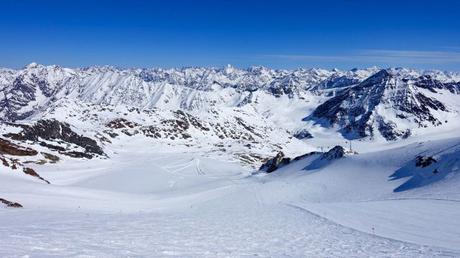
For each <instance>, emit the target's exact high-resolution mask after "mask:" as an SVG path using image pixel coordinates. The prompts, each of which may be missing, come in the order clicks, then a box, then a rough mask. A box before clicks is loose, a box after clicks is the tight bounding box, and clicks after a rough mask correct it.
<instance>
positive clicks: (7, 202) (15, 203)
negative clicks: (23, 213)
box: [0, 198, 23, 208]
mask: <svg viewBox="0 0 460 258" xmlns="http://www.w3.org/2000/svg"><path fill="white" fill-rule="evenodd" d="M0 203H3V204H5V205H6V207H10V208H22V207H23V206H22V205H21V204H20V203H17V202H11V201H8V200H5V199H3V198H0Z"/></svg>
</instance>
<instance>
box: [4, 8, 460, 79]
mask: <svg viewBox="0 0 460 258" xmlns="http://www.w3.org/2000/svg"><path fill="white" fill-rule="evenodd" d="M459 10H460V1H453V0H452V1H448V0H438V1H423V0H418V1H403V0H399V1H393V0H386V1H358V0H356V1H346V0H342V1H333V0H329V1H325V0H323V1H314V2H309V1H292V0H283V1H249V0H246V1H239V0H233V1H217V0H215V1H198V0H197V1H186V0H183V1H179V0H176V1H173V0H171V1H165V0H163V1H140V0H130V1H117V0H112V1H108V0H107V1H103V0H101V1H97V0H93V1H86V0H75V1H62V0H61V1H46V0H41V1H28V0H21V1H16V0H7V1H3V2H2V7H1V8H0V35H1V37H0V66H3V67H22V66H24V65H25V64H27V63H30V62H32V61H34V62H39V63H43V64H59V65H62V66H70V67H76V66H89V65H115V66H121V67H182V66H218V67H220V66H224V65H226V64H232V65H235V66H237V67H248V66H251V65H264V66H268V67H272V68H297V67H323V68H334V67H337V68H341V69H350V68H354V67H368V66H374V65H375V66H379V67H389V66H404V67H413V68H422V69H429V68H435V69H447V70H455V71H460V17H459V14H458V13H459Z"/></svg>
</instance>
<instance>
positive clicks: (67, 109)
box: [0, 64, 460, 257]
mask: <svg viewBox="0 0 460 258" xmlns="http://www.w3.org/2000/svg"><path fill="white" fill-rule="evenodd" d="M459 85H460V76H459V74H456V73H451V72H440V71H416V70H409V69H403V68H392V69H377V68H370V69H363V70H359V69H353V70H351V71H340V70H322V69H310V70H305V69H299V70H292V71H289V70H272V69H268V68H265V67H252V68H249V69H237V68H233V67H230V66H229V67H225V68H223V69H217V68H215V69H214V68H183V69H169V70H165V69H117V68H113V67H90V68H82V69H70V68H62V67H58V66H42V65H39V64H30V65H28V66H27V67H25V68H24V69H19V70H12V69H0V92H1V93H0V218H1V219H2V221H5V223H4V224H5V225H4V226H2V227H0V236H1V238H2V241H1V243H0V255H1V256H8V257H9V256H17V255H18V254H19V255H21V256H27V255H32V256H33V255H38V256H53V255H54V256H56V255H58V256H76V255H83V256H95V257H100V256H119V255H120V250H123V251H124V253H123V254H125V255H127V256H132V255H135V256H152V255H156V256H168V255H175V256H181V257H183V256H187V257H188V256H191V257H195V256H199V257H202V256H203V257H216V256H217V257H219V256H223V257H228V256H232V257H233V256H236V257H239V256H253V255H254V254H257V255H259V256H263V257H285V256H289V257H304V256H307V257H308V256H315V257H316V256H320V257H321V256H330V257H335V256H339V257H340V256H372V257H388V256H397V257H400V256H405V257H433V256H437V255H439V256H447V257H452V256H454V257H456V256H459V255H460V250H459V247H458V242H459V241H460V224H459V222H458V220H457V219H456V218H458V216H459V215H460V213H459V211H460V205H459V203H460V191H459V190H458V189H459V188H458V183H459V182H460V181H459V178H460V177H459V174H458V171H459V166H460V156H459V155H460V148H459V146H460V138H459V137H460V135H459V133H458V132H459V129H460V119H459V118H460V113H459V112H460V94H459V92H460V86H459ZM13 208H18V210H14V209H13ZM107 232H112V233H114V234H112V233H111V234H107ZM82 235H84V236H85V237H81V236H82ZM165 236H167V237H165ZM18 239H19V240H18ZM248 239H249V240H250V242H251V245H248V244H247V243H248ZM25 243H26V244H25ZM115 244H116V247H114V245H115ZM224 247H225V248H224ZM152 248H154V249H155V250H152Z"/></svg>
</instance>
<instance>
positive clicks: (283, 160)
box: [259, 151, 291, 173]
mask: <svg viewBox="0 0 460 258" xmlns="http://www.w3.org/2000/svg"><path fill="white" fill-rule="evenodd" d="M290 161H291V159H290V158H287V157H285V156H284V153H283V152H281V151H280V152H278V154H276V156H275V157H273V158H271V159H269V160H267V161H266V162H265V163H264V164H262V166H261V167H260V168H259V170H260V171H265V172H267V173H271V172H273V171H275V170H277V169H278V168H280V167H282V166H284V165H287V164H289V162H290Z"/></svg>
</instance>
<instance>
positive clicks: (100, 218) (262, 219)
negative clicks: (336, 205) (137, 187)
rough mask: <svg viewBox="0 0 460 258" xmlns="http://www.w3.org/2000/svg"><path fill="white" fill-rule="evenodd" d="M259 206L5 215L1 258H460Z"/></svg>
mask: <svg viewBox="0 0 460 258" xmlns="http://www.w3.org/2000/svg"><path fill="white" fill-rule="evenodd" d="M257 203H259V205H253V206H250V207H248V206H247V205H243V206H241V207H237V208H236V209H221V207H218V206H217V207H216V206H215V208H214V209H212V210H211V211H210V210H209V209H208V210H202V209H199V208H198V207H191V208H190V209H189V210H187V211H184V212H179V213H174V214H163V213H159V214H156V213H139V214H129V215H126V214H90V213H87V214H85V213H81V212H79V213H74V214H71V213H57V214H56V213H53V212H50V213H41V212H36V211H26V212H22V211H20V212H18V211H11V212H8V213H7V214H2V215H4V216H2V221H4V222H8V223H7V224H6V225H8V226H5V225H3V226H1V227H0V237H1V239H2V242H1V243H0V250H1V251H0V254H1V255H2V256H18V257H19V256H23V255H28V254H33V255H32V256H37V257H42V256H67V257H69V256H81V257H83V256H94V257H117V256H162V257H163V256H177V257H247V256H259V257H369V256H372V257H401V256H404V257H433V256H445V257H454V256H459V255H460V252H458V251H451V250H445V249H439V248H432V247H428V246H420V245H415V244H409V243H404V242H400V241H395V240H392V239H387V238H382V237H378V236H373V235H370V234H365V233H362V232H359V231H356V230H354V229H351V228H347V227H343V226H341V225H338V224H335V223H332V222H330V221H328V220H326V219H324V218H322V217H319V216H316V215H314V214H312V213H310V212H309V211H306V210H304V209H301V208H290V207H286V206H285V205H275V206H264V205H263V204H262V203H261V202H259V201H257ZM253 204H254V203H253ZM5 215H7V216H5ZM5 217H6V218H5ZM11 217H12V218H11ZM31 217H33V218H34V220H33V221H30V218H31ZM8 218H10V219H8ZM82 236H84V237H82Z"/></svg>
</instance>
